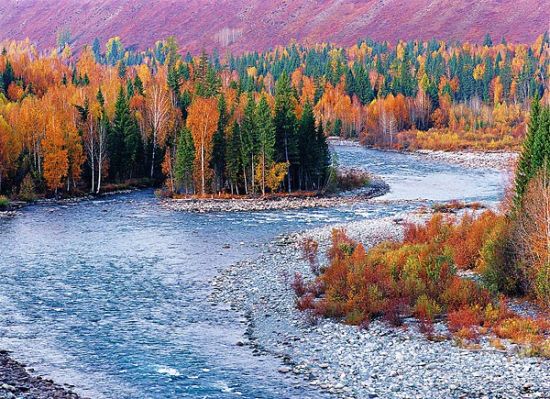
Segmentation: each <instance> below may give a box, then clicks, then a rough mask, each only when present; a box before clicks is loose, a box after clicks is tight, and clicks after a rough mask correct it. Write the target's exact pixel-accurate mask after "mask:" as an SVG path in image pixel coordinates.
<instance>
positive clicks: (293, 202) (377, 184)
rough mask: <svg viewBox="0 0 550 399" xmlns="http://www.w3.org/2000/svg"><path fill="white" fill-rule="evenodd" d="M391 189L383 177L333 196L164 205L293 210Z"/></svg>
mask: <svg viewBox="0 0 550 399" xmlns="http://www.w3.org/2000/svg"><path fill="white" fill-rule="evenodd" d="M388 191H389V186H388V185H387V184H386V183H384V182H383V181H382V180H381V179H377V178H376V179H373V180H372V181H371V182H370V183H369V185H368V186H367V187H365V188H362V189H358V190H353V191H349V192H344V193H340V194H334V195H329V196H322V195H320V196H281V197H272V198H237V199H216V198H212V199H208V198H200V199H196V198H181V199H164V200H162V206H164V207H165V208H167V209H169V210H171V211H178V212H198V213H205V212H258V211H276V210H293V209H304V208H328V207H334V206H340V205H351V204H354V203H357V202H363V201H366V200H368V199H371V198H374V197H379V196H382V195H384V194H386V193H387V192H388Z"/></svg>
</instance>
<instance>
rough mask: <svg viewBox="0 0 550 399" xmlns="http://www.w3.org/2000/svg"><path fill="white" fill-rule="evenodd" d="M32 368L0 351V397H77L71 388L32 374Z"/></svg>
mask: <svg viewBox="0 0 550 399" xmlns="http://www.w3.org/2000/svg"><path fill="white" fill-rule="evenodd" d="M32 371H33V370H32V369H29V370H27V369H26V368H25V365H24V364H21V363H19V362H16V361H15V360H13V359H12V358H11V357H10V356H9V353H8V352H6V351H0V398H2V399H79V398H81V397H80V396H78V395H77V394H76V393H75V392H73V391H72V390H71V388H72V387H69V386H67V387H62V386H59V385H57V384H55V383H54V382H53V381H52V380H49V379H45V378H42V377H40V376H33V375H31V374H30V372H31V373H32Z"/></svg>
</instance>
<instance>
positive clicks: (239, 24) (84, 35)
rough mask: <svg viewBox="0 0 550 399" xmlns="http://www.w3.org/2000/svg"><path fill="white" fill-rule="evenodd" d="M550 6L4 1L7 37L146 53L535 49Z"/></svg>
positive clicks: (422, 0) (411, 0)
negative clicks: (373, 44) (157, 46)
mask: <svg viewBox="0 0 550 399" xmlns="http://www.w3.org/2000/svg"><path fill="white" fill-rule="evenodd" d="M549 25H550V0H458V1H457V0H279V1H267V0H2V1H0V39H7V38H9V39H24V38H26V37H28V38H30V39H31V40H32V41H33V42H36V43H37V44H38V45H39V46H40V47H41V48H49V47H52V46H54V45H55V42H56V33H57V32H58V31H60V30H64V29H67V30H68V31H70V32H71V36H72V38H73V40H74V43H73V46H74V47H76V48H79V47H81V46H83V45H84V44H90V43H92V41H93V40H94V38H95V37H98V38H99V39H100V40H101V43H104V42H105V41H106V40H107V39H108V38H109V37H112V36H120V37H121V38H122V41H123V42H124V44H125V45H126V46H128V47H130V46H133V47H135V48H140V49H144V48H147V47H150V46H152V45H153V44H154V42H155V41H156V40H158V39H159V38H165V37H167V36H170V35H175V36H176V37H177V38H178V41H179V42H180V45H181V47H182V48H183V49H185V50H190V51H192V52H196V51H198V50H200V49H201V48H203V47H204V48H207V49H212V48H218V49H219V50H223V51H225V50H226V49H231V50H232V51H234V52H242V51H249V50H265V49H269V48H271V47H274V46H275V45H279V44H288V42H289V41H291V40H292V39H296V40H298V41H299V42H305V43H316V42H325V41H330V42H334V43H337V44H342V45H349V44H352V43H354V42H356V41H357V40H358V39H362V38H365V37H370V38H373V39H376V40H390V41H396V40H398V39H431V38H438V39H445V40H461V41H466V40H468V41H475V42H481V41H482V40H483V37H484V35H485V34H486V33H487V32H488V33H490V34H491V36H492V37H493V40H495V41H500V40H501V38H502V37H505V38H506V39H507V40H508V41H513V42H526V43H531V42H533V41H534V40H535V38H536V37H537V36H538V35H539V34H541V33H543V32H544V31H545V30H548V29H549Z"/></svg>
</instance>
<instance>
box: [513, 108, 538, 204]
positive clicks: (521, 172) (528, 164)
mask: <svg viewBox="0 0 550 399" xmlns="http://www.w3.org/2000/svg"><path fill="white" fill-rule="evenodd" d="M540 113H541V110H540V100H539V98H538V97H535V98H534V99H533V102H532V103H531V113H530V120H529V127H528V130H527V135H526V136H525V140H524V141H523V148H522V151H521V155H520V158H519V162H518V167H517V171H516V188H515V196H514V204H515V207H516V208H519V206H520V205H521V200H522V198H523V194H524V193H525V189H526V187H527V184H528V183H529V180H530V179H531V177H533V175H534V170H533V169H534V168H533V166H535V165H534V163H533V157H534V155H533V152H534V145H535V140H536V136H537V133H538V129H539V125H540Z"/></svg>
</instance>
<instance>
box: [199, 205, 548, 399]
mask: <svg viewBox="0 0 550 399" xmlns="http://www.w3.org/2000/svg"><path fill="white" fill-rule="evenodd" d="M428 216H429V215H426V214H421V213H418V212H411V213H402V214H397V215H395V216H393V217H386V218H382V219H374V220H362V221H357V222H351V223H347V224H339V225H336V226H334V225H331V226H326V227H321V228H317V229H313V230H309V231H305V232H301V233H291V234H286V235H282V236H279V237H278V239H277V240H276V241H274V242H272V243H269V244H266V247H265V250H264V251H263V253H262V255H260V256H259V257H258V258H257V259H255V260H252V261H245V262H241V263H238V264H236V265H234V266H232V267H230V268H229V269H227V270H226V271H224V272H222V273H221V274H220V275H218V276H217V277H216V278H215V279H214V280H213V281H212V286H213V293H212V295H211V297H210V298H209V300H210V301H212V302H213V305H214V304H218V305H220V306H227V305H230V306H233V307H235V308H236V309H237V310H238V311H240V312H241V313H242V314H243V315H244V316H245V317H246V319H247V322H248V328H247V332H246V334H245V337H244V339H243V341H242V342H238V343H237V344H238V345H248V346H250V348H251V349H252V351H253V353H257V354H270V355H272V356H275V357H278V358H280V359H281V367H280V368H279V372H280V373H282V374H289V375H301V376H302V377H303V381H304V385H306V384H309V385H310V386H311V387H312V388H315V389H320V390H321V391H323V392H327V393H331V394H334V395H335V396H336V397H345V398H357V399H359V398H378V397H379V398H404V397H407V398H408V397H429V398H461V397H462V398H464V397H499V398H510V399H512V398H544V397H548V395H550V382H549V381H547V378H546V377H547V376H548V375H550V362H548V361H546V360H543V359H540V358H527V357H521V356H520V354H519V353H518V352H519V347H517V346H516V345H512V344H508V345H507V348H506V350H504V351H501V350H497V349H495V348H493V347H492V346H491V345H490V344H489V338H488V337H483V338H482V339H481V341H480V349H479V350H472V349H463V348H460V347H458V346H457V345H456V344H455V343H454V342H453V341H452V340H444V341H441V342H432V341H428V340H427V339H426V338H425V336H424V335H422V334H421V333H420V332H419V331H418V328H417V327H418V323H417V322H416V321H415V320H414V319H412V318H410V319H406V320H405V326H406V327H407V328H406V329H403V328H397V329H396V328H392V327H390V326H388V325H386V324H385V323H383V322H381V321H374V322H372V323H371V324H370V326H369V327H368V329H364V330H362V329H359V328H357V327H354V326H348V325H345V324H342V323H339V322H337V321H333V320H330V319H312V318H309V320H308V316H307V315H306V314H304V313H301V312H299V311H298V310H297V309H296V307H295V297H294V293H293V291H292V289H291V288H290V281H291V279H292V278H293V276H294V273H295V272H300V273H302V275H303V276H304V279H305V280H309V279H311V278H312V277H313V274H312V273H311V271H310V270H309V265H308V264H307V262H306V261H305V260H302V255H301V249H300V243H301V242H302V240H303V239H304V238H305V237H308V238H313V239H314V240H317V241H318V242H319V244H320V245H319V254H320V262H321V264H323V263H324V261H325V260H326V259H325V258H324V254H325V253H326V249H327V248H328V243H329V241H330V231H331V230H332V228H334V227H344V228H345V229H346V230H347V231H348V233H349V235H350V236H351V237H352V238H354V239H357V240H359V241H361V242H363V243H364V244H366V247H367V248H368V247H370V246H372V245H374V244H376V243H378V242H380V241H381V240H384V239H399V238H401V236H402V232H403V222H407V221H409V222H420V221H423V220H425V219H426V217H428ZM435 329H436V332H440V333H445V332H446V327H445V326H444V324H443V323H436V324H435ZM418 395H420V396H418Z"/></svg>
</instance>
